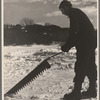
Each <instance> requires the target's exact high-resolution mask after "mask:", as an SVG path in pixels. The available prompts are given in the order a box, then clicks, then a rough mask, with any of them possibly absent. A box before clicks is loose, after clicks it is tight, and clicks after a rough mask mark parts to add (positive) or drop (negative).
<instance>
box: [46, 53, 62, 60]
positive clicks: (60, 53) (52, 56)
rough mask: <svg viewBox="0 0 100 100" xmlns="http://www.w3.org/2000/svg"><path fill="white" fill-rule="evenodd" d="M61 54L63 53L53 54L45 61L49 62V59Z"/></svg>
mask: <svg viewBox="0 0 100 100" xmlns="http://www.w3.org/2000/svg"><path fill="white" fill-rule="evenodd" d="M61 53H63V52H59V53H56V54H54V55H52V56H50V57H48V58H47V59H46V60H49V59H51V58H52V57H54V56H57V55H59V54H61Z"/></svg>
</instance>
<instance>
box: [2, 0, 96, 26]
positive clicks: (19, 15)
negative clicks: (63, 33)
mask: <svg viewBox="0 0 100 100" xmlns="http://www.w3.org/2000/svg"><path fill="white" fill-rule="evenodd" d="M70 1H71V2H72V4H73V7H77V8H80V9H81V10H83V11H84V12H85V13H86V14H87V15H88V17H89V18H90V20H91V22H92V23H93V25H94V27H97V6H96V3H95V2H96V0H70ZM89 1H90V2H89ZM60 2H61V0H4V23H5V24H19V22H20V20H22V19H23V18H31V19H33V20H34V22H35V23H40V24H41V23H46V22H48V23H51V24H55V25H58V26H61V27H69V20H68V18H67V17H66V16H64V15H62V14H61V12H60V11H59V9H58V5H59V4H60ZM91 2H92V4H91Z"/></svg>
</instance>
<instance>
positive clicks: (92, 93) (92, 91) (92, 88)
mask: <svg viewBox="0 0 100 100" xmlns="http://www.w3.org/2000/svg"><path fill="white" fill-rule="evenodd" d="M96 96H97V90H96V82H95V83H90V84H89V88H88V90H87V91H83V92H82V98H96Z"/></svg>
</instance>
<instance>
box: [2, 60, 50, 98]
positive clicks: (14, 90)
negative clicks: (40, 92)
mask: <svg viewBox="0 0 100 100" xmlns="http://www.w3.org/2000/svg"><path fill="white" fill-rule="evenodd" d="M49 68H51V66H50V64H49V63H48V62H47V60H44V61H43V62H41V63H40V64H39V65H38V66H37V67H36V68H35V69H34V70H32V71H31V72H30V73H29V74H28V75H27V76H25V77H24V78H23V79H22V80H21V81H20V82H18V83H17V84H16V85H15V86H14V87H13V88H11V89H10V90H9V91H8V92H7V93H5V94H4V96H7V95H11V94H16V93H18V92H19V91H20V90H21V89H23V88H24V87H25V86H26V85H28V84H29V83H30V82H31V81H33V80H34V79H35V78H37V77H38V76H39V75H40V74H41V73H42V72H44V70H46V69H49Z"/></svg>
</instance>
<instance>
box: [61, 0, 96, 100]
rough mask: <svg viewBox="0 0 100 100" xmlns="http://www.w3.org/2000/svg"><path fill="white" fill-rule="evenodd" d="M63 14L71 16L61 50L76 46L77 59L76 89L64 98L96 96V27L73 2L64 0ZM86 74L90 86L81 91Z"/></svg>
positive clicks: (62, 4) (62, 3)
mask: <svg viewBox="0 0 100 100" xmlns="http://www.w3.org/2000/svg"><path fill="white" fill-rule="evenodd" d="M59 9H60V10H61V12H62V14H64V15H66V16H68V17H69V20H70V34H69V37H68V39H67V41H66V43H65V44H64V45H63V46H62V47H61V50H62V51H64V52H68V51H69V50H70V49H71V48H72V47H73V46H75V48H76V50H77V53H76V56H77V59H76V60H77V61H76V63H75V77H74V80H73V82H74V89H73V91H72V92H71V93H69V94H65V95H64V100H68V99H69V100H80V99H81V98H82V97H89V98H90V97H96V96H97V93H96V80H97V70H96V64H95V49H96V46H97V37H96V32H95V29H94V27H93V25H92V23H91V22H90V20H89V18H88V17H87V16H86V14H85V13H84V12H82V11H81V10H79V9H77V8H73V7H72V4H71V3H70V2H69V1H67V0H63V1H62V2H61V4H60V6H59ZM85 76H87V77H88V79H89V88H88V90H87V91H86V92H85V91H84V92H82V93H81V87H82V83H83V81H84V78H85Z"/></svg>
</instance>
